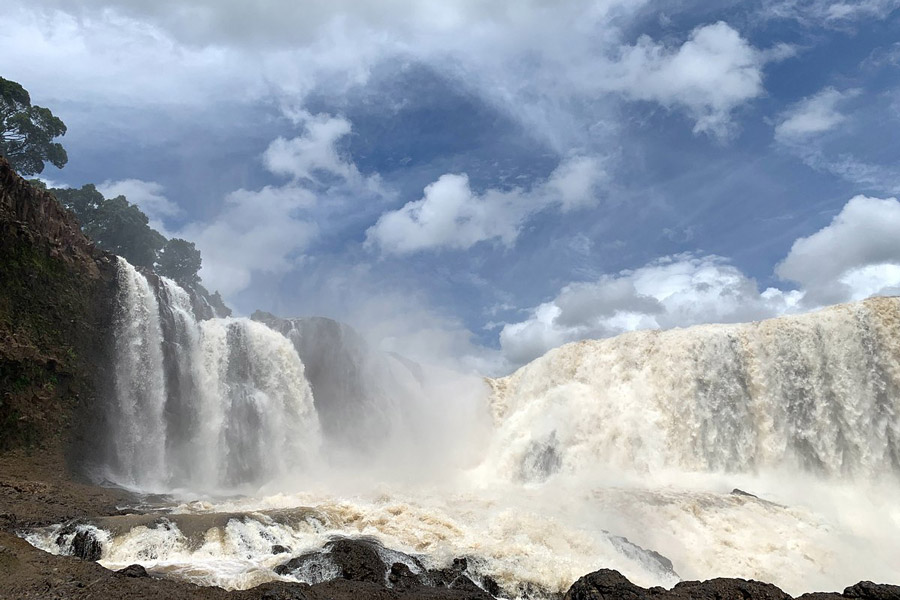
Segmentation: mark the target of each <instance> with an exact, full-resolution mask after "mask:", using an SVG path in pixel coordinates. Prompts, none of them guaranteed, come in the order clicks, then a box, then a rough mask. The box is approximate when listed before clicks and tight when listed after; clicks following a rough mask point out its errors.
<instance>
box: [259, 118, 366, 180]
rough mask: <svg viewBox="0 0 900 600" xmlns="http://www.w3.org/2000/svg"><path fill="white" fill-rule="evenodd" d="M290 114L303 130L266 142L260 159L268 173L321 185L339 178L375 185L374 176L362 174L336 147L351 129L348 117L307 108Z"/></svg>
mask: <svg viewBox="0 0 900 600" xmlns="http://www.w3.org/2000/svg"><path fill="white" fill-rule="evenodd" d="M292 117H293V120H294V122H295V123H296V124H298V125H300V126H302V127H303V128H304V129H305V132H304V134H303V135H299V136H297V137H294V138H290V139H287V138H284V137H279V138H277V139H275V140H274V141H273V142H272V143H271V144H269V147H268V148H267V149H266V151H265V153H264V154H263V163H264V164H265V166H266V168H267V169H268V170H269V171H270V172H271V173H274V174H275V175H283V176H288V177H291V178H293V179H294V180H295V181H299V180H306V181H307V182H310V183H315V184H320V185H333V184H335V183H336V182H338V181H340V182H343V183H347V184H351V185H362V186H364V187H370V188H377V187H378V181H377V177H372V178H368V179H367V178H365V177H363V176H362V174H360V172H359V169H358V168H357V167H356V164H354V162H353V161H352V160H351V159H350V158H349V157H348V156H346V155H345V154H342V153H341V152H340V151H339V149H338V143H339V142H340V141H341V139H343V138H344V137H346V136H347V135H349V134H350V132H351V131H352V129H353V127H352V125H351V123H350V121H348V120H347V119H345V118H343V117H336V116H332V115H329V114H326V113H322V114H318V115H312V114H309V113H308V112H306V111H299V112H297V113H293V114H292Z"/></svg>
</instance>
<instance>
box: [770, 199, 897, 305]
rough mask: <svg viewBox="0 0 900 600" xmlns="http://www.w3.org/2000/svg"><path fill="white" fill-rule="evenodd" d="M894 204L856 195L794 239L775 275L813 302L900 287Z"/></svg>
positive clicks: (821, 302) (885, 200)
mask: <svg viewBox="0 0 900 600" xmlns="http://www.w3.org/2000/svg"><path fill="white" fill-rule="evenodd" d="M898 231H900V202H898V201H897V200H896V199H895V198H887V199H881V198H869V197H866V196H856V197H855V198H853V199H851V200H850V201H849V202H847V204H846V205H845V206H844V208H843V210H841V212H840V213H839V214H838V215H837V216H835V217H834V219H833V220H832V222H831V223H830V224H829V225H827V226H826V227H823V228H822V229H821V230H819V231H818V232H816V233H814V234H813V235H811V236H809V237H805V238H800V239H798V240H797V241H796V242H794V244H793V246H792V247H791V251H790V252H789V253H788V255H787V257H785V259H784V260H783V261H782V262H781V263H779V264H778V266H777V267H776V269H775V272H776V273H777V274H778V276H779V277H781V278H783V279H786V280H790V281H794V282H797V283H798V284H800V285H801V286H802V288H803V289H804V290H805V291H806V297H805V298H804V304H806V305H809V306H816V305H821V304H832V303H835V302H844V301H847V300H857V299H861V298H865V297H867V296H870V295H873V294H882V293H890V290H892V289H895V288H896V287H897V286H900V277H898V274H900V267H898V265H900V236H898V235H897V232H898Z"/></svg>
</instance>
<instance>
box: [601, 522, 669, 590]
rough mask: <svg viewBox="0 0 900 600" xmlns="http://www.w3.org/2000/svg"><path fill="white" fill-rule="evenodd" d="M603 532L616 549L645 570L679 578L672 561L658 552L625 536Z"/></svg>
mask: <svg viewBox="0 0 900 600" xmlns="http://www.w3.org/2000/svg"><path fill="white" fill-rule="evenodd" d="M604 533H606V534H607V535H608V536H609V541H610V542H612V544H613V546H615V547H616V550H618V551H619V552H620V553H621V554H623V555H624V556H627V557H628V558H630V559H632V560H634V561H636V562H639V563H640V564H642V565H643V566H644V567H645V568H646V569H647V570H649V571H653V572H656V573H657V574H659V575H662V576H664V577H671V578H674V579H680V577H678V573H676V572H675V567H674V565H673V564H672V561H671V560H669V559H668V558H666V557H665V556H663V555H662V554H660V553H659V552H656V551H655V550H648V549H646V548H642V547H641V546H638V545H637V544H635V543H634V542H632V541H631V540H629V539H628V538H626V537H623V536H620V535H612V534H611V533H609V532H608V531H606V532H604Z"/></svg>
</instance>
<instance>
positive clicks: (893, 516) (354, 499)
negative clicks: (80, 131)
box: [29, 261, 900, 597]
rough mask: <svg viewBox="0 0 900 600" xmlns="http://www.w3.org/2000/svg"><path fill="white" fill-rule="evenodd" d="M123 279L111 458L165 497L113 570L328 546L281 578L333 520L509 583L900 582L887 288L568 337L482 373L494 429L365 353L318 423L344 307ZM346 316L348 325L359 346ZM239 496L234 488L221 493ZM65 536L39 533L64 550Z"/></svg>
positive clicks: (193, 566)
mask: <svg viewBox="0 0 900 600" xmlns="http://www.w3.org/2000/svg"><path fill="white" fill-rule="evenodd" d="M119 285H120V296H119V304H120V306H119V314H118V315H117V320H116V323H117V351H118V358H119V361H118V364H117V366H116V399H115V402H114V403H112V406H111V408H110V411H111V412H110V423H111V424H112V425H113V431H112V443H111V444H110V447H111V448H112V449H113V451H112V455H111V456H110V457H108V460H107V463H106V467H107V473H108V476H109V478H110V479H112V480H113V481H117V482H119V483H121V484H124V485H130V486H132V487H138V488H141V489H144V490H153V491H165V492H169V493H173V494H174V495H175V496H176V497H178V498H179V500H178V502H177V503H176V504H175V505H172V506H170V507H169V511H170V512H169V514H168V517H167V518H168V519H169V520H168V521H154V520H153V519H152V518H151V519H150V521H147V520H146V519H145V520H144V521H140V522H137V521H135V522H134V523H131V522H129V521H127V520H126V521H112V520H106V521H104V520H96V521H97V522H96V526H97V527H100V528H101V529H102V531H103V533H102V534H98V536H99V537H101V538H102V539H101V542H102V545H103V554H102V559H101V563H102V564H104V565H105V566H108V567H110V568H120V567H124V566H126V565H128V564H132V563H135V562H137V563H140V564H143V565H145V566H146V567H148V568H149V569H150V570H151V571H153V572H156V573H165V574H168V575H170V576H175V577H181V578H185V579H189V580H191V581H194V582H197V583H202V584H209V585H220V586H223V587H226V588H247V587H251V586H253V585H257V584H258V583H261V582H263V581H267V580H273V579H284V578H288V579H291V578H293V579H301V580H306V581H308V582H316V581H321V580H323V579H325V578H328V577H330V576H332V575H333V572H334V570H335V567H334V564H333V563H330V562H329V559H328V558H327V555H324V554H323V556H322V559H321V561H318V562H316V561H313V562H310V563H308V564H307V567H308V568H306V570H305V571H303V570H301V571H299V572H296V573H293V574H292V575H290V576H279V575H276V574H275V572H274V571H273V568H274V567H275V566H277V565H279V564H281V563H284V562H286V561H287V560H288V559H289V558H290V557H291V556H299V555H301V554H305V553H309V552H315V551H317V550H320V549H322V548H323V546H324V545H325V544H326V543H327V542H328V541H329V540H331V539H332V538H333V537H334V536H336V535H342V536H371V537H374V538H375V539H377V540H379V541H380V542H381V543H383V544H384V546H385V548H386V549H385V550H384V552H385V553H390V552H391V550H387V549H393V551H399V552H402V553H405V554H408V555H411V556H415V557H417V559H420V560H422V561H423V563H424V564H425V565H426V566H428V567H443V566H447V565H449V564H450V563H451V562H452V560H453V559H454V558H456V557H459V556H466V557H468V559H469V560H468V563H469V565H470V570H472V571H474V573H473V576H474V577H475V578H476V579H478V577H491V578H493V579H494V580H496V581H497V582H498V583H499V584H500V585H501V587H502V588H503V589H504V592H505V593H506V594H507V595H508V596H510V597H515V596H524V595H531V596H542V595H547V594H550V593H556V592H562V591H565V590H566V589H567V588H568V587H569V585H571V583H572V582H573V581H574V580H575V579H577V578H578V577H580V576H581V575H584V574H585V573H588V572H590V571H594V570H596V569H598V568H612V569H617V570H619V571H621V572H622V573H623V574H625V575H626V576H627V577H629V578H630V579H632V580H633V581H634V582H636V583H638V584H640V585H644V586H650V585H664V586H670V585H672V584H674V583H675V582H676V581H677V580H678V578H679V577H681V578H686V579H706V578H710V577H718V576H730V577H744V578H753V579H759V580H764V581H771V582H773V583H775V584H777V585H779V586H781V587H783V588H784V589H785V590H786V591H788V592H790V593H794V594H796V593H800V592H803V591H811V590H815V589H819V590H825V589H827V590H840V589H842V588H843V587H845V586H847V585H850V584H852V583H855V582H856V581H858V580H861V579H871V580H878V581H885V582H895V583H896V582H900V563H898V562H897V561H896V559H895V557H896V556H900V506H898V505H897V503H896V501H895V499H896V498H897V497H898V494H900V300H898V299H896V298H877V299H871V300H867V301H864V302H860V303H855V304H849V305H842V306H837V307H833V308H831V309H827V310H824V311H820V312H818V313H813V314H809V315H801V316H792V317H785V318H780V319H774V320H770V321H764V322H761V323H754V324H745V325H715V326H701V327H694V328H690V329H685V330H671V331H663V332H660V331H647V332H637V333H631V334H626V335H623V336H620V337H617V338H613V339H609V340H597V341H585V342H579V343H576V344H569V345H567V346H563V347H561V348H558V349H556V350H553V351H551V352H550V353H548V354H547V355H545V356H544V357H542V358H540V359H538V360H536V361H534V362H533V363H531V364H529V365H527V366H525V367H523V368H522V369H520V370H519V371H517V372H516V373H514V374H512V375H510V376H508V377H505V378H501V379H496V380H488V383H489V385H490V388H491V394H490V396H489V397H488V396H487V394H485V396H484V398H483V400H484V401H485V403H489V409H490V415H489V416H488V418H487V419H486V421H487V424H485V423H484V422H482V421H481V420H480V418H479V414H480V412H479V410H480V407H481V406H482V405H481V404H479V402H477V401H473V400H472V398H473V397H477V396H478V393H479V389H480V388H479V387H478V386H470V385H469V384H468V383H467V384H465V385H463V384H461V383H460V382H461V381H462V380H461V379H454V378H451V377H449V376H447V377H432V379H431V380H430V381H428V377H427V376H425V375H423V373H426V370H420V369H419V368H418V367H416V368H412V367H411V366H410V365H407V364H405V363H402V362H401V361H400V360H399V359H397V358H394V357H377V356H374V355H372V354H366V355H365V357H364V359H363V358H360V359H359V360H360V361H363V360H364V361H365V364H362V363H361V364H360V365H358V366H354V365H350V366H351V367H353V368H352V373H353V377H354V378H355V379H354V383H353V385H352V386H349V385H348V386H347V387H346V388H344V387H343V386H342V382H341V381H340V380H339V378H338V379H335V378H333V377H332V378H331V379H323V380H322V381H323V382H325V383H327V386H325V383H323V384H322V385H320V387H321V388H322V389H328V390H329V393H330V394H331V398H330V400H329V402H336V403H340V402H342V401H346V402H347V403H348V404H347V405H340V404H338V405H329V406H328V409H327V410H328V411H329V421H328V427H327V428H326V432H325V433H324V434H323V432H322V428H321V427H320V426H319V418H318V416H317V413H316V404H315V402H314V398H313V397H312V394H311V391H310V385H309V383H308V382H307V380H306V375H305V369H304V365H303V363H302V361H301V360H300V358H299V354H298V348H299V349H300V350H302V351H303V352H304V353H310V352H314V351H315V345H316V343H318V342H316V341H315V340H320V339H322V340H324V339H326V337H327V336H326V334H327V333H328V331H330V329H329V327H331V328H334V327H333V326H331V325H328V324H322V323H315V324H314V325H315V327H312V326H311V325H310V324H309V323H306V324H304V323H302V322H301V321H300V320H293V321H282V322H281V323H282V326H283V329H284V331H283V332H281V333H279V332H276V331H274V330H272V329H270V328H268V327H267V326H266V325H263V324H262V323H257V322H253V321H249V320H246V319H211V320H208V321H203V322H199V321H198V320H197V319H196V318H195V317H194V315H193V313H192V311H191V308H190V298H189V296H188V294H187V293H186V292H185V291H184V290H182V289H181V288H180V287H178V286H177V285H176V284H175V283H174V282H172V281H169V280H166V279H161V280H160V281H159V283H158V284H155V286H154V285H151V284H150V283H149V282H148V281H147V279H146V278H144V276H143V275H141V274H140V273H138V272H137V271H135V270H134V269H133V268H132V267H130V265H128V264H127V263H125V262H124V261H122V262H121V263H120V269H119ZM338 330H339V331H338V333H339V334H340V335H339V336H337V337H335V338H334V339H335V340H337V342H335V343H337V344H338V345H340V344H342V343H344V341H345V340H348V339H354V340H355V338H354V337H353V335H355V334H353V335H351V333H349V332H348V331H345V330H344V329H341V328H340V327H338ZM283 334H284V335H283ZM329 335H331V334H329ZM285 336H287V337H285ZM304 336H305V337H304ZM288 338H290V339H288ZM327 339H329V340H331V339H332V338H327ZM342 340H344V341H342ZM328 343H332V342H328ZM353 347H354V348H355V349H354V350H352V351H345V349H343V348H342V347H337V346H336V347H334V348H331V349H330V350H329V352H331V353H333V356H336V357H338V356H339V357H341V358H340V360H341V361H344V362H342V363H341V364H344V363H345V362H346V361H347V360H349V361H350V362H352V361H353V356H356V355H360V356H362V354H360V353H361V352H362V351H361V350H359V348H361V347H362V346H360V345H359V342H357V341H354V346H353ZM365 352H366V353H368V352H369V351H368V350H366V351H365ZM348 357H349V358H348ZM333 363H334V361H327V360H326V361H321V364H319V363H317V364H316V369H317V370H321V369H327V368H328V366H329V364H333ZM373 365H387V367H385V369H387V370H391V371H392V372H391V373H385V374H383V375H382V374H380V373H372V371H373V369H374V367H373ZM374 370H376V371H377V370H378V369H374ZM393 382H398V383H393ZM366 386H376V387H378V389H372V390H367V389H366ZM392 386H394V387H392ZM344 389H348V390H350V391H351V392H352V394H349V395H348V394H342V392H341V391H342V390H344ZM344 396H347V397H346V398H345V397H344ZM350 396H352V398H351V397H350ZM373 399H376V400H377V399H380V400H377V401H376V400H373ZM464 400H465V401H464ZM352 418H360V419H362V420H361V421H359V422H356V423H354V424H353V428H352V429H348V431H350V430H352V431H355V432H358V434H359V437H361V438H365V440H363V441H364V443H362V441H361V443H360V446H359V448H356V449H355V452H356V453H355V454H354V453H353V452H347V453H344V454H341V455H340V456H339V457H337V458H336V454H335V453H337V452H338V451H340V450H341V449H342V448H343V447H344V446H346V445H347V444H352V443H353V437H354V436H352V435H348V434H347V432H346V431H343V432H341V435H339V436H337V437H334V436H332V437H331V438H329V437H328V436H329V435H330V434H329V433H328V432H329V431H331V432H332V433H333V432H334V431H335V430H336V429H335V428H336V427H337V426H338V425H339V424H340V421H341V419H352ZM491 418H492V421H493V422H492V423H490V421H491ZM366 419H371V420H372V422H376V421H377V423H379V424H383V426H384V427H383V430H384V432H385V433H387V432H390V434H391V436H392V437H391V439H386V440H379V439H378V437H377V434H378V432H379V431H381V430H382V428H381V426H380V425H379V427H371V424H372V422H366ZM334 435H337V434H334ZM338 438H339V441H338ZM136 440H139V443H136ZM386 449H388V450H390V451H387V450H386ZM360 455H365V458H366V461H365V465H366V467H365V469H364V470H363V471H364V472H361V471H360V469H357V468H355V466H354V465H355V464H356V463H355V462H354V460H355V459H354V458H353V457H354V456H360ZM360 464H361V463H360ZM733 488H741V489H743V490H747V491H748V492H751V493H753V494H756V495H757V496H759V498H756V497H752V496H747V495H740V494H732V493H730V492H731V490H732V489H733ZM234 490H239V491H241V492H243V493H244V494H246V495H245V496H243V497H240V498H232V499H222V494H223V493H225V492H230V491H234ZM217 495H218V496H217ZM129 518H130V519H136V518H137V517H127V518H126V517H123V519H129ZM111 519H115V518H111ZM101 521H102V522H101ZM151 521H152V522H151ZM59 531H60V530H59V529H58V528H57V529H53V528H50V529H48V530H44V531H41V532H33V533H32V534H30V537H29V539H30V541H32V543H34V544H35V545H38V546H40V547H46V548H48V549H51V550H52V549H53V548H56V551H57V552H59V551H70V550H66V548H67V546H66V545H65V543H63V544H62V545H61V546H60V545H59V544H57V538H58V537H59ZM623 538H627V539H623ZM64 541H65V540H64ZM275 545H281V546H284V547H286V548H288V549H289V553H287V554H273V553H272V549H273V547H274V546H275ZM657 553H658V554H657ZM385 556H386V557H387V558H388V559H389V560H401V559H402V556H401V555H394V554H391V555H390V556H388V555H387V554H385ZM398 557H400V558H398ZM666 559H668V560H671V568H670V567H669V566H668V562H667V560H666ZM676 574H677V575H676Z"/></svg>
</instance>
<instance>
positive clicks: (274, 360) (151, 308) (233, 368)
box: [107, 258, 321, 490]
mask: <svg viewBox="0 0 900 600" xmlns="http://www.w3.org/2000/svg"><path fill="white" fill-rule="evenodd" d="M117 310H118V314H117V318H116V332H115V335H116V369H115V377H116V384H115V391H116V398H115V399H114V401H113V402H112V403H111V404H110V423H111V426H112V431H111V437H112V444H111V445H110V448H111V450H112V456H110V457H108V460H107V464H108V475H107V476H108V478H109V479H110V480H112V481H114V482H117V483H120V484H123V485H128V486H134V487H138V488H141V489H147V490H167V489H173V488H187V489H195V490H213V489H218V490H223V489H238V488H241V487H242V486H248V485H250V486H258V485H260V484H263V483H266V482H268V481H271V480H273V479H276V478H278V477H281V476H286V475H296V474H300V473H302V472H303V471H304V470H305V469H306V467H308V466H309V464H310V463H311V462H312V461H314V460H315V454H316V453H317V452H318V448H319V445H320V438H321V435H320V427H319V421H318V417H317V415H316V412H315V409H314V406H313V397H312V392H311V390H310V387H309V383H308V382H307V380H306V378H305V376H304V366H303V363H302V362H301V360H300V358H299V357H298V355H297V352H296V351H295V350H294V348H293V346H292V345H291V343H290V341H288V340H287V339H286V338H285V337H284V336H282V335H281V334H279V333H277V332H275V331H273V330H271V329H269V328H268V327H266V326H265V325H263V324H261V323H256V322H253V321H250V320H248V319H233V318H225V319H219V318H216V319H209V320H206V321H198V320H197V319H196V317H195V315H194V312H193V310H192V308H191V299H190V296H189V294H188V293H187V292H186V291H185V290H184V289H182V288H181V287H179V286H178V285H177V284H176V283H175V282H174V281H172V280H169V279H166V278H159V280H158V282H156V286H155V289H154V285H152V284H151V282H150V281H148V279H147V278H146V277H145V276H144V275H142V274H141V273H139V272H138V271H137V270H136V269H135V268H134V267H133V266H131V265H130V264H128V262H126V261H125V260H124V259H121V258H120V259H119V295H118V309H117Z"/></svg>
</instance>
